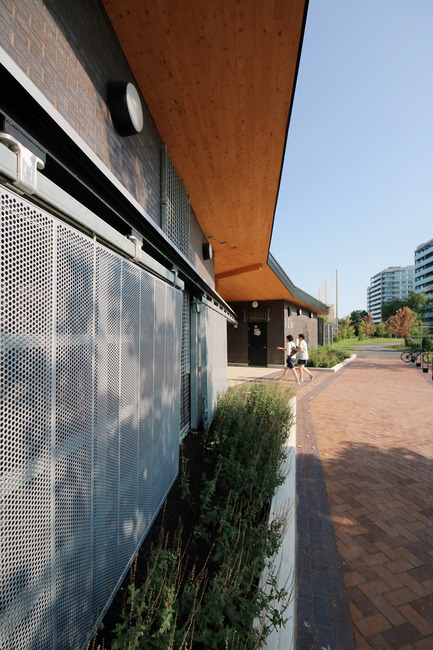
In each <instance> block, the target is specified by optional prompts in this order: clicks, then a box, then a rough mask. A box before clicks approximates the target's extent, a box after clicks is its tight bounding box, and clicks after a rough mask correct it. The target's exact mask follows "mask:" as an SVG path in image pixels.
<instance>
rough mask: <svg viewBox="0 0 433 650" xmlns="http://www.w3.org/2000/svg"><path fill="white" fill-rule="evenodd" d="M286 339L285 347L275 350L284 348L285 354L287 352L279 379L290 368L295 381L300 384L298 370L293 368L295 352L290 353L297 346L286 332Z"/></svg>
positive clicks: (282, 377)
mask: <svg viewBox="0 0 433 650" xmlns="http://www.w3.org/2000/svg"><path fill="white" fill-rule="evenodd" d="M286 341H287V345H286V347H285V348H277V350H286V354H287V359H286V367H285V368H284V372H283V374H282V375H281V377H280V381H281V380H282V379H284V377H285V376H286V373H287V371H288V369H289V368H290V369H291V371H292V372H293V374H294V376H295V379H296V383H297V384H299V385H300V383H301V382H300V381H299V377H298V371H297V370H296V368H295V359H296V354H293V355H292V353H293V351H294V350H297V349H298V348H297V347H296V345H295V343H294V341H293V336H292V335H291V334H288V335H287V336H286Z"/></svg>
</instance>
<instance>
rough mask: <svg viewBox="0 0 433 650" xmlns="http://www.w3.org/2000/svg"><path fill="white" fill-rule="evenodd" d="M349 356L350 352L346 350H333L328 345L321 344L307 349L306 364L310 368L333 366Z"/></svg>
mask: <svg viewBox="0 0 433 650" xmlns="http://www.w3.org/2000/svg"><path fill="white" fill-rule="evenodd" d="M349 358H350V354H349V353H348V352H345V351H344V350H335V349H334V348H332V347H331V346H329V345H323V346H319V347H317V348H309V349H308V361H307V366H309V367H311V368H333V366H336V365H337V364H339V363H341V362H342V361H344V360H345V359H349Z"/></svg>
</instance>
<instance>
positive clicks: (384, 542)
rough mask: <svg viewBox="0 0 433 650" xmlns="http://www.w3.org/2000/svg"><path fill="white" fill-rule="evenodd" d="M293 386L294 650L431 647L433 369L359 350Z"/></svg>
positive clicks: (432, 599) (432, 635) (429, 649)
mask: <svg viewBox="0 0 433 650" xmlns="http://www.w3.org/2000/svg"><path fill="white" fill-rule="evenodd" d="M296 392H297V399H298V405H297V409H298V416H297V489H298V511H297V526H298V548H297V575H298V600H297V626H298V629H297V643H296V649H297V650H304V649H305V650H307V649H310V648H318V649H319V650H322V649H323V650H334V649H335V650H351V649H352V648H357V649H358V650H364V649H366V648H377V649H380V650H381V649H387V648H402V649H404V650H408V649H409V648H415V649H417V650H427V649H428V650H432V649H433V381H432V375H431V369H430V372H429V373H427V374H426V373H423V372H422V370H421V369H420V368H416V367H415V366H414V365H412V364H411V365H407V364H404V363H403V362H402V361H401V360H399V359H392V358H385V359H377V358H364V359H359V360H358V359H357V360H356V361H354V362H352V363H351V364H349V365H347V366H346V367H345V368H344V369H342V370H341V371H340V372H338V373H336V374H334V375H329V374H324V373H323V374H322V373H316V378H315V380H314V381H313V382H311V383H308V384H304V385H302V386H301V387H299V388H298V387H296Z"/></svg>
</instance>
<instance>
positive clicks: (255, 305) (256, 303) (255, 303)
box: [251, 300, 259, 309]
mask: <svg viewBox="0 0 433 650" xmlns="http://www.w3.org/2000/svg"><path fill="white" fill-rule="evenodd" d="M258 306H259V303H258V302H257V300H253V302H252V303H251V307H254V309H257V307H258Z"/></svg>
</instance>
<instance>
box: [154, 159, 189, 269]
mask: <svg viewBox="0 0 433 650" xmlns="http://www.w3.org/2000/svg"><path fill="white" fill-rule="evenodd" d="M161 165H162V178H163V188H162V207H163V215H162V227H163V229H164V230H165V232H166V233H167V235H168V237H170V239H171V240H172V241H173V242H174V243H175V244H176V246H177V247H178V248H179V249H180V250H181V251H182V253H183V254H184V255H185V256H186V257H188V255H189V217H190V205H189V197H188V194H187V193H186V191H185V188H184V187H183V185H182V182H181V180H180V178H179V176H178V175H177V172H176V170H175V168H174V166H173V163H172V162H171V160H170V157H169V156H168V154H167V151H166V150H165V149H163V151H162V156H161Z"/></svg>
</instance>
